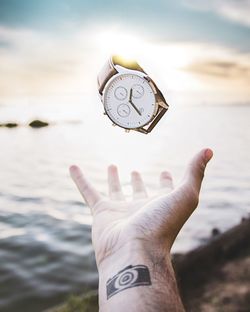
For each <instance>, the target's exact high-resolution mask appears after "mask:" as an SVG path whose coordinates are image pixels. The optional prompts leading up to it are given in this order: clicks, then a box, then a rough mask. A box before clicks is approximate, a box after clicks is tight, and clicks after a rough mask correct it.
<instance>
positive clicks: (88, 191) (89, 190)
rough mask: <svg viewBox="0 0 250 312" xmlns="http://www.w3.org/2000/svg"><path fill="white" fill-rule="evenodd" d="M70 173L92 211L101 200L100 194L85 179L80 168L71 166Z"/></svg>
mask: <svg viewBox="0 0 250 312" xmlns="http://www.w3.org/2000/svg"><path fill="white" fill-rule="evenodd" d="M69 172H70V175H71V178H72V179H73V181H74V182H75V184H76V186H77V187H78V190H79V191H80V193H81V195H82V196H83V198H84V200H85V201H86V203H87V205H88V206H89V207H90V208H91V209H92V208H93V206H94V205H96V204H97V203H98V202H99V201H100V200H101V195H100V193H99V192H98V191H97V190H96V189H95V188H94V187H93V186H92V185H91V184H90V182H89V181H88V180H87V179H86V178H85V176H84V175H83V173H82V171H81V169H80V168H79V167H77V166H75V165H74V166H71V167H70V168H69Z"/></svg>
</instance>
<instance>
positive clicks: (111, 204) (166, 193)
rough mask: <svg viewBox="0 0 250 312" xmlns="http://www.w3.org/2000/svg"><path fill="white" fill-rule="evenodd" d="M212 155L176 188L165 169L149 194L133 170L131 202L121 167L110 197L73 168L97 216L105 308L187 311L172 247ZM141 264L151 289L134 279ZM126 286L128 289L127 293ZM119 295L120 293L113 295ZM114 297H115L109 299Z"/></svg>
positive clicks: (199, 159) (193, 165) (195, 162)
mask: <svg viewBox="0 0 250 312" xmlns="http://www.w3.org/2000/svg"><path fill="white" fill-rule="evenodd" d="M212 155H213V153H212V151H211V150H210V149H204V150H202V151H200V152H199V153H198V154H196V155H195V156H194V157H193V159H192V160H191V162H190V164H189V165H188V168H187V170H186V174H185V175H184V178H183V180H182V183H181V184H180V186H178V187H177V188H174V187H173V180H172V177H171V174H170V173H169V172H167V171H164V172H162V173H161V175H160V187H159V190H158V195H155V196H150V195H149V194H148V193H147V191H146V188H145V185H144V183H143V180H142V178H141V175H140V174H139V173H138V172H136V171H134V172H132V173H131V184H132V188H133V200H132V201H126V199H125V197H124V194H123V192H122V188H121V184H120V181H119V176H118V170H117V168H116V167H115V166H113V165H112V166H109V167H108V185H109V197H105V196H103V195H101V194H100V193H99V192H98V191H97V190H96V189H95V188H94V187H93V186H92V185H91V183H90V182H89V181H88V180H87V179H86V177H85V176H84V175H83V174H82V172H81V170H80V169H79V168H78V167H77V166H71V167H70V174H71V177H72V178H73V180H74V182H75V183H76V185H77V187H78V189H79V191H80V193H81V194H82V196H83V197H84V199H85V201H86V203H87V204H88V206H89V207H90V208H91V211H92V215H93V225H92V242H93V246H94V250H95V256H96V263H97V267H98V271H99V309H100V310H99V311H118V310H119V311H121V312H122V311H128V310H129V311H137V312H138V311H145V312H146V311H184V308H183V305H182V302H181V299H180V296H179V293H178V289H177V284H176V281H175V277H174V271H173V268H172V265H171V257H170V249H171V246H172V245H173V242H174V240H175V238H176V236H177V234H178V232H179V231H180V229H181V228H182V226H183V224H184V223H185V222H186V221H187V219H188V218H189V216H190V215H191V214H192V212H193V211H194V209H195V208H196V206H197V205H198V200H199V193H200V188H201V183H202V180H203V176H204V171H205V167H206V164H207V162H208V161H209V160H210V159H211V157H212ZM138 264H139V265H141V266H142V267H144V270H146V271H148V274H149V276H150V277H148V278H149V280H147V283H146V285H147V286H149V287H147V288H146V289H145V287H138V286H140V285H139V284H138V283H134V281H135V280H136V270H135V268H136V267H138ZM128 265H129V267H128ZM121 269H123V270H121ZM117 272H118V273H117ZM114 273H116V275H114ZM110 281H113V282H114V281H115V282H114V283H115V284H114V286H115V288H112V289H113V290H114V289H116V292H115V293H112V294H111V293H110V288H109V286H108V285H109V283H111V282H110ZM141 285H144V286H145V284H141ZM112 287H113V286H112ZM116 287H117V288H116ZM135 287H136V288H135ZM125 289H126V290H127V292H124V293H123V290H125ZM116 293H119V295H118V296H114V298H113V294H116ZM111 295H112V300H109V298H110V297H109V296H111ZM124 301H126V304H125V305H124Z"/></svg>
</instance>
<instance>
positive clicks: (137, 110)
mask: <svg viewBox="0 0 250 312" xmlns="http://www.w3.org/2000/svg"><path fill="white" fill-rule="evenodd" d="M132 92H133V89H132V88H131V89H130V93H129V100H128V101H129V103H130V104H131V105H132V106H133V107H134V109H135V110H136V112H137V113H138V114H139V115H140V116H141V112H140V111H139V109H138V108H137V107H136V106H135V104H134V103H133V102H132V101H131V98H132Z"/></svg>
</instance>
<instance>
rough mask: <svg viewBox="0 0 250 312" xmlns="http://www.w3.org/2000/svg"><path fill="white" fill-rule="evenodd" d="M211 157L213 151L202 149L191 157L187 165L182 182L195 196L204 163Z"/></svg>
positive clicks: (200, 180)
mask: <svg viewBox="0 0 250 312" xmlns="http://www.w3.org/2000/svg"><path fill="white" fill-rule="evenodd" d="M212 157H213V151H212V150H211V149H209V148H206V149H202V150H201V151H200V152H199V153H197V154H196V155H195V156H194V157H193V158H192V160H191V161H190V163H189V165H188V167H187V170H186V173H185V175H184V181H183V182H184V184H185V185H186V186H187V187H188V188H192V190H193V191H194V192H195V194H196V195H197V196H199V193H200V189H201V183H202V180H203V177H204V172H205V169H206V165H207V163H208V162H209V160H210V159H211V158H212Z"/></svg>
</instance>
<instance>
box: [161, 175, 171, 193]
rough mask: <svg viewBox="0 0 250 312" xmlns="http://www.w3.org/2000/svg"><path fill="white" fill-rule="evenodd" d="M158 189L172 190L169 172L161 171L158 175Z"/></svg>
mask: <svg viewBox="0 0 250 312" xmlns="http://www.w3.org/2000/svg"><path fill="white" fill-rule="evenodd" d="M160 187H161V189H164V190H167V189H168V190H173V188H174V184H173V178H172V175H171V173H170V172H168V171H162V173H161V174H160Z"/></svg>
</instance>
